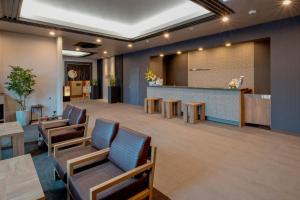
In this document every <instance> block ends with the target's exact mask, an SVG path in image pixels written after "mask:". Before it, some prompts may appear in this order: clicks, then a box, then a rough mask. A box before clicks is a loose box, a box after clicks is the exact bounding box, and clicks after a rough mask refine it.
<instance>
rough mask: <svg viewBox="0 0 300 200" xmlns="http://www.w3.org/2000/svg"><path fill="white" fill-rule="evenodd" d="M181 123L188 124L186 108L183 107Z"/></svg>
mask: <svg viewBox="0 0 300 200" xmlns="http://www.w3.org/2000/svg"><path fill="white" fill-rule="evenodd" d="M183 121H184V122H186V123H187V122H188V106H187V105H183Z"/></svg>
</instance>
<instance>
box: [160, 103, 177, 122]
mask: <svg viewBox="0 0 300 200" xmlns="http://www.w3.org/2000/svg"><path fill="white" fill-rule="evenodd" d="M161 114H162V117H166V118H168V119H170V118H172V117H174V116H176V115H177V116H181V100H176V99H164V100H163V101H162V107H161Z"/></svg>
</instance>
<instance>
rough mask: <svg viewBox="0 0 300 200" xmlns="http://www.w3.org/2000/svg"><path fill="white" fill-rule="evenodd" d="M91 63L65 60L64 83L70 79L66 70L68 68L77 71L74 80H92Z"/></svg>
mask: <svg viewBox="0 0 300 200" xmlns="http://www.w3.org/2000/svg"><path fill="white" fill-rule="evenodd" d="M92 65H93V64H92V63H89V62H73V61H72V62H71V61H65V85H66V84H67V83H68V81H71V80H73V79H71V78H70V77H69V76H68V72H69V71H70V70H74V71H76V72H77V77H76V78H75V79H74V80H75V81H91V80H92V77H93V75H92Z"/></svg>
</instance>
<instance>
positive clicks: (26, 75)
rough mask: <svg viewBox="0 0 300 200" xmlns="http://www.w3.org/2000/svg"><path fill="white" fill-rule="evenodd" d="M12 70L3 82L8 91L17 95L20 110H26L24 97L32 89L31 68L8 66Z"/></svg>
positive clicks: (33, 83)
mask: <svg viewBox="0 0 300 200" xmlns="http://www.w3.org/2000/svg"><path fill="white" fill-rule="evenodd" d="M10 67H11V69H12V71H11V72H10V74H9V76H8V77H7V79H8V82H6V83H5V85H6V89H7V90H8V91H13V92H14V93H15V94H16V95H17V99H16V101H17V103H18V104H19V106H20V108H19V109H20V110H23V111H24V110H26V98H27V97H28V96H29V95H30V94H31V93H32V92H33V91H34V89H33V87H34V85H35V77H36V76H35V75H34V74H32V69H23V68H22V67H20V66H10Z"/></svg>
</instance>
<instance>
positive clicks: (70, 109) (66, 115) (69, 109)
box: [62, 104, 73, 119]
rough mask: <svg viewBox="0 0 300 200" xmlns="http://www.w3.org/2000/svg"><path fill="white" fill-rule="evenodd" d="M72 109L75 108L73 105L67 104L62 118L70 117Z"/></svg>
mask: <svg viewBox="0 0 300 200" xmlns="http://www.w3.org/2000/svg"><path fill="white" fill-rule="evenodd" d="M72 109H73V106H72V105H70V104H67V106H66V107H65V109H64V111H63V113H62V118H63V119H69V118H70V114H71V111H72Z"/></svg>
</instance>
